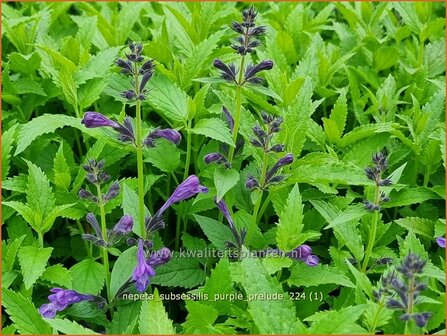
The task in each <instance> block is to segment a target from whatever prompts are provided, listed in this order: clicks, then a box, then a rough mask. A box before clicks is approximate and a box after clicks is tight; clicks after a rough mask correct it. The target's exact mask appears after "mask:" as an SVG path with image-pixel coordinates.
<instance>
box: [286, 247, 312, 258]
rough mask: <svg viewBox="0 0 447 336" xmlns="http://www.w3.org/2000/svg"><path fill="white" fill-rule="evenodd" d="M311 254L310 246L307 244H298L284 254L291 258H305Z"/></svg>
mask: <svg viewBox="0 0 447 336" xmlns="http://www.w3.org/2000/svg"><path fill="white" fill-rule="evenodd" d="M311 254H312V248H311V247H310V246H309V245H305V244H303V245H300V246H298V247H296V248H295V249H293V250H292V251H290V252H288V253H286V256H288V257H289V258H293V259H299V260H303V261H304V260H305V259H306V258H307V257H308V256H310V255H311Z"/></svg>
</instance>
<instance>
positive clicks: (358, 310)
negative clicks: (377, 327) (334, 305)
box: [306, 305, 366, 335]
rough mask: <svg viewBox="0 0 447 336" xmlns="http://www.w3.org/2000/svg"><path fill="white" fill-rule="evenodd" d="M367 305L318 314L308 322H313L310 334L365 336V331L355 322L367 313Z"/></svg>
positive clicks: (307, 319)
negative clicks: (360, 335)
mask: <svg viewBox="0 0 447 336" xmlns="http://www.w3.org/2000/svg"><path fill="white" fill-rule="evenodd" d="M365 309H366V306H365V305H356V306H350V307H347V308H342V309H340V310H338V311H337V310H329V311H323V312H318V313H316V314H314V315H312V316H310V317H308V318H306V321H313V323H312V325H311V326H310V328H309V330H308V332H309V334H314V335H316V334H318V335H321V334H331V335H332V334H345V335H347V334H363V333H365V332H366V330H365V329H363V328H362V327H360V325H358V324H356V323H355V321H357V320H358V319H359V317H360V316H361V315H362V314H363V312H364V311H365Z"/></svg>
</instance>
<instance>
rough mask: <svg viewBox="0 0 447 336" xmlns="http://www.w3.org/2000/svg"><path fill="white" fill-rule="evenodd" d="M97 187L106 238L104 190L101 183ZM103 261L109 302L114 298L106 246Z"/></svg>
mask: <svg viewBox="0 0 447 336" xmlns="http://www.w3.org/2000/svg"><path fill="white" fill-rule="evenodd" d="M96 189H97V191H98V204H99V211H100V214H101V233H102V236H103V238H104V239H106V237H107V225H106V211H105V209H104V200H103V197H102V192H101V188H100V186H99V184H97V185H96ZM102 261H103V265H104V271H105V275H106V290H107V299H108V302H109V303H111V302H112V298H111V297H110V268H109V252H108V251H107V249H106V248H104V247H103V248H102Z"/></svg>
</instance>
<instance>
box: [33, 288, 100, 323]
mask: <svg viewBox="0 0 447 336" xmlns="http://www.w3.org/2000/svg"><path fill="white" fill-rule="evenodd" d="M50 292H51V293H53V294H50V295H49V296H48V299H49V300H50V302H49V303H45V304H43V305H42V306H40V308H39V313H40V314H41V315H42V316H43V317H45V318H54V317H55V316H56V313H57V312H58V311H62V310H64V309H65V308H67V307H68V306H70V305H72V304H74V303H78V302H81V301H94V302H96V304H97V305H98V307H99V308H102V307H104V305H105V300H104V299H103V298H101V297H99V296H95V295H85V294H80V293H78V292H76V291H74V290H71V289H62V288H52V289H50Z"/></svg>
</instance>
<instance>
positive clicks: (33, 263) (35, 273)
mask: <svg viewBox="0 0 447 336" xmlns="http://www.w3.org/2000/svg"><path fill="white" fill-rule="evenodd" d="M52 251H53V248H52V247H46V248H39V247H35V246H24V247H21V248H20V250H19V253H18V257H19V263H20V267H21V268H22V274H23V282H24V284H25V288H26V289H29V288H31V286H32V285H34V283H35V282H36V280H37V279H38V278H39V277H40V276H41V275H42V274H43V272H44V270H45V266H46V265H47V262H48V259H50V256H51V252H52Z"/></svg>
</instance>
